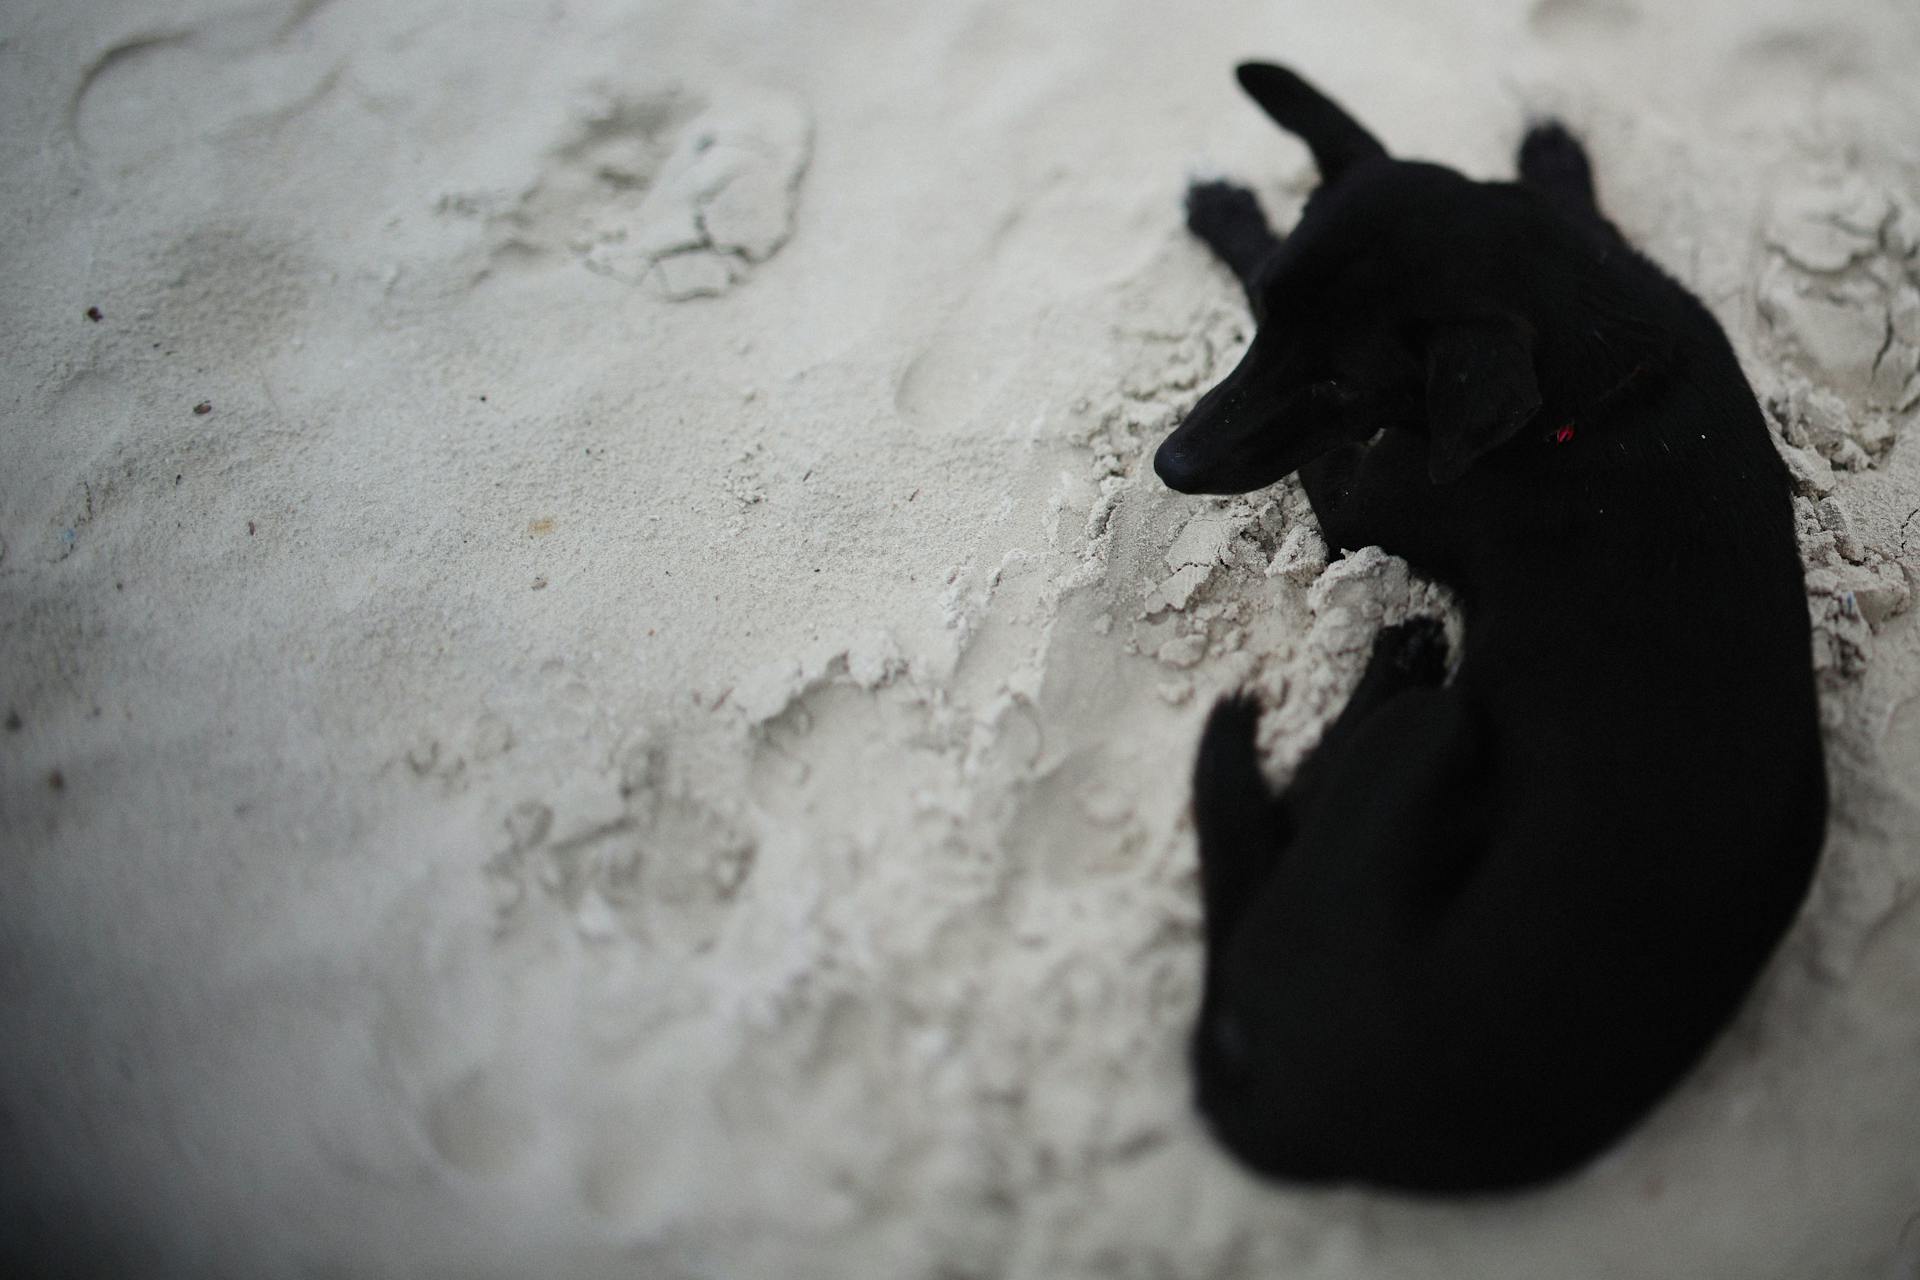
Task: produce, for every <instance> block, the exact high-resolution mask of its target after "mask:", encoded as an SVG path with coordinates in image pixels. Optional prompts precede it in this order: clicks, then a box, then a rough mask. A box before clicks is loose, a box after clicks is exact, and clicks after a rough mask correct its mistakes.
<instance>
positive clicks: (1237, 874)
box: [1193, 618, 1447, 942]
mask: <svg viewBox="0 0 1920 1280" xmlns="http://www.w3.org/2000/svg"><path fill="white" fill-rule="evenodd" d="M1446 674H1447V640H1446V634H1445V632H1444V631H1443V629H1442V628H1441V626H1440V623H1439V621H1438V620H1437V619H1434V618H1411V619H1409V620H1407V621H1406V622H1403V623H1400V624H1398V625H1397V626H1391V627H1388V628H1386V629H1385V630H1383V631H1381V632H1380V634H1379V635H1378V636H1377V637H1375V639H1374V642H1373V656H1372V657H1371V659H1369V661H1368V663H1367V669H1366V672H1365V673H1364V674H1363V675H1362V676H1361V677H1360V683H1359V685H1358V686H1356V687H1355V689H1354V691H1353V696H1352V697H1350V698H1348V699H1347V705H1346V706H1345V707H1343V708H1342V709H1341V711H1340V714H1339V715H1338V716H1336V717H1335V718H1334V720H1333V723H1332V724H1330V725H1328V726H1327V729H1326V731H1325V732H1324V733H1323V734H1322V735H1321V737H1320V742H1319V744H1318V745H1317V746H1316V747H1315V748H1314V749H1313V750H1312V751H1311V752H1309V753H1308V755H1307V758H1306V759H1305V760H1303V761H1302V762H1301V763H1300V767H1299V768H1298V769H1297V770H1296V771H1295V773H1294V777H1293V781H1292V783H1291V784H1290V785H1289V786H1288V787H1287V790H1286V792H1285V794H1281V795H1276V794H1275V793H1274V791H1273V789H1272V787H1271V786H1270V785H1269V784H1268V783H1267V779H1266V775H1265V774H1264V773H1263V772H1262V771H1261V768H1260V750H1259V746H1258V745H1257V743H1256V741H1255V731H1256V730H1257V728H1258V727H1259V722H1260V704H1259V703H1257V702H1255V701H1254V700H1253V699H1252V698H1250V697H1248V696H1246V695H1244V694H1238V695H1233V696H1230V697H1226V698H1222V699H1221V700H1220V702H1219V703H1218V704H1217V705H1215V707H1214V709H1213V712H1212V714H1210V715H1209V716H1208V717H1207V727H1206V729H1205V731H1204V732H1202V733H1201V735H1200V752H1199V758H1198V759H1197V760H1196V761H1195V762H1194V769H1193V820H1194V826H1195V828H1196V829H1197V831H1198V832H1199V836H1200V898H1201V907H1202V910H1203V911H1204V913H1205V920H1206V927H1207V935H1208V937H1209V938H1211V939H1214V940H1215V941H1216V942H1218V941H1222V940H1224V939H1225V938H1226V936H1227V935H1228V934H1230V933H1231V932H1232V931H1233V928H1234V926H1235V925H1236V924H1237V923H1238V922H1239V917H1240V912H1241V910H1242V908H1244V906H1245V905H1246V902H1247V900H1248V898H1249V897H1251V896H1252V895H1253V893H1254V891H1255V890H1257V889H1258V887H1259V886H1260V884H1261V883H1262V882H1263V881H1264V880H1265V879H1266V878H1267V875H1268V873H1269V872H1271V871H1272V869H1273V867H1274V866H1275V864H1276V863H1277V862H1278V861H1279V860H1280V858H1281V857H1282V856H1284V854H1285V851H1286V847H1287V845H1288V844H1289V843H1290V842H1291V841H1292V840H1293V834H1294V828H1295V823H1296V815H1297V814H1299V813H1301V812H1302V811H1304V810H1305V809H1307V808H1309V807H1311V805H1312V804H1313V802H1314V798H1315V795H1316V793H1317V792H1318V789H1319V781H1320V778H1321V777H1322V775H1323V773H1324V772H1325V769H1326V761H1327V760H1329V759H1331V758H1334V757H1337V756H1338V755H1339V754H1340V753H1341V751H1342V748H1343V746H1344V744H1345V743H1346V742H1347V740H1348V739H1350V738H1352V737H1353V736H1354V734H1355V732H1356V730H1357V728H1358V726H1360V725H1361V724H1363V723H1364V722H1365V721H1366V720H1367V719H1368V718H1369V717H1371V716H1372V715H1373V713H1374V712H1375V711H1376V710H1378V709H1379V708H1380V707H1382V706H1384V705H1385V704H1386V703H1387V702H1388V701H1390V700H1391V699H1392V698H1394V697H1395V696H1396V695H1398V694H1399V693H1401V692H1403V691H1404V690H1407V689H1414V688H1431V687H1433V686H1435V685H1438V684H1439V683H1440V682H1441V681H1442V680H1444V679H1445V678H1446Z"/></svg>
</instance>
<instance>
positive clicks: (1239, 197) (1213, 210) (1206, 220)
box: [1187, 179, 1267, 240]
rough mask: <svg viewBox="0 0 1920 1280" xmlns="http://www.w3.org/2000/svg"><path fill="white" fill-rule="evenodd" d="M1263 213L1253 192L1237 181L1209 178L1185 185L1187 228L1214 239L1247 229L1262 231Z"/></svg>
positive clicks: (1202, 237)
mask: <svg viewBox="0 0 1920 1280" xmlns="http://www.w3.org/2000/svg"><path fill="white" fill-rule="evenodd" d="M1266 226H1267V217H1266V214H1264V213H1262V212H1261V211H1260V201H1259V199H1258V198H1256V197H1255V196H1254V194H1253V192H1251V191H1249V190H1247V189H1246V188H1245V187H1243V186H1240V185H1239V184H1238V183H1233V182H1226V181H1224V180H1221V179H1211V180H1209V181H1206V182H1196V183H1193V184H1192V185H1191V186H1189V187H1188V188H1187V230H1189V231H1191V232H1193V234H1195V235H1197V236H1199V237H1200V238H1201V239H1203V240H1217V239H1219V238H1221V237H1223V236H1231V235H1233V234H1235V233H1236V232H1244V231H1246V230H1247V229H1249V228H1253V229H1256V230H1260V231H1265V230H1266Z"/></svg>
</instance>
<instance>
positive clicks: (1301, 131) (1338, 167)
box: [1235, 62, 1387, 182]
mask: <svg viewBox="0 0 1920 1280" xmlns="http://www.w3.org/2000/svg"><path fill="white" fill-rule="evenodd" d="M1235 74H1237V75H1238V76H1239V77H1240V87H1241V88H1243V89H1245V90H1246V91H1247V95H1248V96H1249V97H1251V98H1252V99H1253V100H1254V101H1255V102H1257V103H1259V104H1260V106H1261V107H1262V108H1263V109H1264V110H1265V111H1266V113H1267V114H1268V115H1270V116H1272V117H1273V118H1274V120H1275V122H1277V123H1278V124H1279V126H1280V127H1281V128H1282V129H1285V130H1286V131H1287V132H1289V133H1292V134H1294V135H1296V136H1298V137H1299V139H1300V140H1301V141H1302V142H1304V143H1306V144H1307V149H1308V150H1310V151H1312V152H1313V162H1314V163H1315V164H1316V165H1318V166H1319V167H1320V179H1321V181H1323V182H1332V181H1333V180H1334V179H1335V178H1338V177H1339V176H1340V175H1341V174H1342V173H1344V172H1345V171H1346V170H1347V169H1349V168H1351V167H1352V166H1353V165H1356V164H1358V163H1359V162H1360V161H1362V160H1373V159H1379V158H1383V157H1384V156H1385V155H1386V154H1387V149H1386V148H1385V147H1383V146H1381V145H1380V143H1379V141H1378V140H1377V139H1375V138H1374V136H1373V135H1372V134H1370V133H1368V132H1367V131H1366V130H1365V129H1363V128H1361V126H1360V123H1359V121H1357V120H1355V119H1354V118H1353V117H1352V116H1350V115H1348V114H1347V113H1346V112H1344V111H1342V110H1341V109H1340V108H1339V107H1337V106H1335V105H1334V103H1333V100H1332V99H1330V98H1328V97H1327V96H1326V95H1325V94H1323V93H1321V92H1320V91H1319V90H1318V89H1316V88H1314V87H1313V86H1312V85H1310V84H1308V83H1307V82H1306V81H1305V80H1302V79H1301V78H1300V77H1299V76H1297V75H1295V74H1294V73H1293V72H1291V71H1289V70H1287V69H1286V68H1285V67H1276V66H1274V65H1273V64H1271V63H1267V62H1243V63H1241V64H1240V66H1239V68H1238V69H1237V71H1236V72H1235Z"/></svg>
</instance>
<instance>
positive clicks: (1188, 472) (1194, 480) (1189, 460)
mask: <svg viewBox="0 0 1920 1280" xmlns="http://www.w3.org/2000/svg"><path fill="white" fill-rule="evenodd" d="M1153 473H1154V474H1155V475H1157V476H1159V477H1160V483H1161V484H1164V485H1166V486H1167V488H1169V489H1171V490H1173V491H1174V492H1175V493H1193V492H1194V491H1195V489H1196V487H1197V486H1198V485H1199V483H1200V475H1199V468H1198V467H1197V466H1196V465H1195V459H1194V457H1193V455H1192V454H1191V453H1188V452H1187V451H1186V450H1185V449H1182V448H1180V447H1179V446H1178V445H1176V444H1175V443H1174V442H1173V441H1171V440H1169V441H1167V442H1166V443H1164V444H1162V445H1161V446H1160V447H1159V448H1158V449H1155V450H1154V451H1153Z"/></svg>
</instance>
